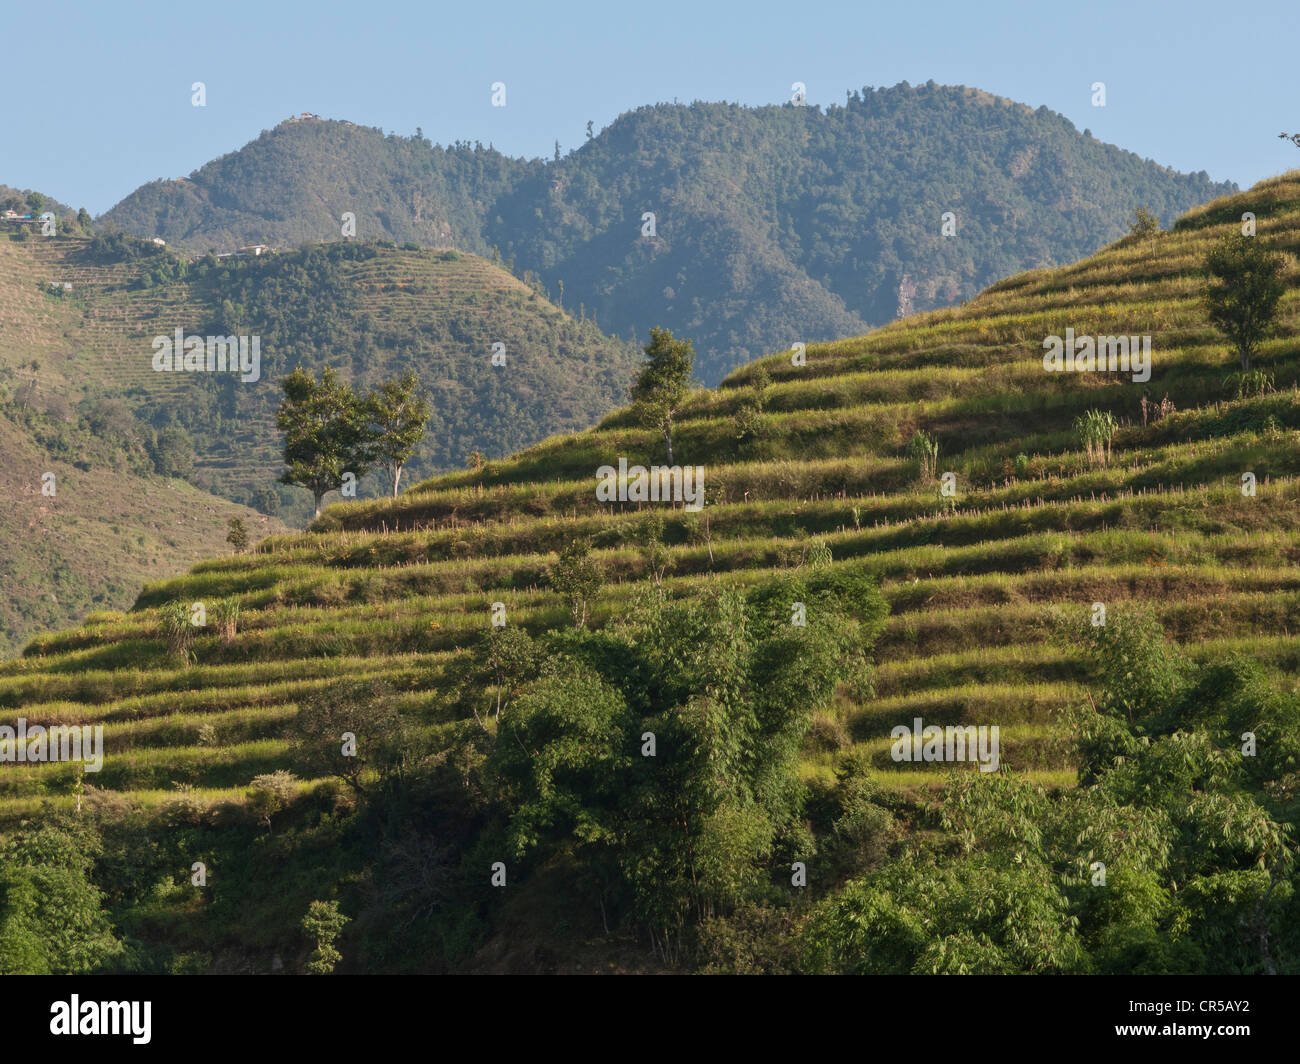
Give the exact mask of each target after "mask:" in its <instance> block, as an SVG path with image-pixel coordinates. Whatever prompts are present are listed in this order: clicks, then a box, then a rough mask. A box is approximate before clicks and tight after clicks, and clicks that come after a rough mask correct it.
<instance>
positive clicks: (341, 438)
mask: <svg viewBox="0 0 1300 1064" xmlns="http://www.w3.org/2000/svg"><path fill="white" fill-rule="evenodd" d="M281 387H282V388H283V389H284V401H283V402H282V403H281V404H280V409H279V410H278V411H276V416H275V424H276V427H277V428H278V429H279V430H280V431H281V432H283V433H284V434H285V435H284V462H285V465H287V466H288V469H286V470H285V472H284V474H283V475H282V476H281V477H280V480H281V482H282V483H285V484H298V485H300V486H302V487H304V488H306V489H307V490H308V491H310V492H311V493H312V502H313V504H314V506H315V509H316V516H317V517H319V516H320V508H321V500H322V498H324V496H325V494H326V493H327V492H330V491H337V490H338V489H339V488H340V487H341V486H342V484H343V477H344V474H347V473H351V474H352V475H353V476H354V477H355V478H356V479H357V480H360V479H361V478H362V477H363V476H365V475H366V473H367V471H368V470H369V468H370V465H371V463H372V462H373V461H374V443H375V441H374V437H373V436H372V435H371V434H370V431H369V426H368V425H367V423H366V417H367V411H366V408H365V405H364V404H363V402H362V401H361V400H360V399H359V398H358V397H357V395H356V393H355V392H353V390H352V388H351V386H350V385H348V384H346V383H345V382H343V381H341V380H340V379H339V376H338V374H337V373H336V372H335V371H334V370H332V369H330V368H329V367H326V368H325V369H323V370H321V375H320V381H319V382H317V381H316V380H315V379H314V378H313V377H312V376H311V374H309V373H305V372H303V370H302V369H296V370H294V371H293V372H292V373H291V374H289V376H288V377H286V378H285V379H284V380H283V381H281ZM394 446H395V447H396V446H397V445H396V444H394Z"/></svg>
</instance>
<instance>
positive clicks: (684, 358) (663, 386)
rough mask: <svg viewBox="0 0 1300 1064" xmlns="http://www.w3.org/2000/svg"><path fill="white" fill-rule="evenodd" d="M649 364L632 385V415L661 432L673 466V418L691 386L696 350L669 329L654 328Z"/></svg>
mask: <svg viewBox="0 0 1300 1064" xmlns="http://www.w3.org/2000/svg"><path fill="white" fill-rule="evenodd" d="M645 357H646V361H645V362H644V363H643V364H642V366H641V372H640V373H639V374H638V375H637V379H636V383H635V384H633V385H632V392H631V396H632V412H633V414H634V415H635V416H636V418H637V420H638V421H640V422H641V424H642V425H644V426H646V428H654V429H658V430H659V431H660V432H662V433H663V434H664V442H665V443H666V444H667V445H668V464H669V465H672V464H673V418H674V417H676V416H677V412H678V411H679V410H680V409H681V407H682V403H684V402H685V401H686V396H687V394H688V393H689V391H690V387H691V370H692V369H693V368H694V366H695V349H694V348H693V347H692V346H691V342H690V341H689V340H675V339H673V334H672V333H671V332H669V331H668V330H667V329H651V330H650V343H648V344H647V345H646V347H645Z"/></svg>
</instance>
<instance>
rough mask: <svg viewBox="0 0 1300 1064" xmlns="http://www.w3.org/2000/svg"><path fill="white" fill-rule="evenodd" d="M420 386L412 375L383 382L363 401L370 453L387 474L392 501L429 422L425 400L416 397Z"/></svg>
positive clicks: (427, 406) (421, 397) (427, 404)
mask: <svg viewBox="0 0 1300 1064" xmlns="http://www.w3.org/2000/svg"><path fill="white" fill-rule="evenodd" d="M419 383H420V382H419V379H418V378H417V377H416V376H415V374H414V373H407V374H406V375H405V376H403V377H401V378H400V379H397V380H387V381H384V382H383V383H382V384H380V385H379V387H378V388H376V389H375V390H374V391H373V392H372V393H371V394H370V395H369V396H368V397H367V399H366V416H367V417H368V418H369V420H370V425H369V434H370V437H371V439H372V440H373V441H374V442H373V446H372V448H371V453H372V456H373V459H374V461H375V462H376V463H377V464H378V466H379V467H380V468H381V469H383V470H385V471H386V472H387V473H388V478H389V480H390V481H391V482H392V485H393V498H397V489H398V485H399V483H400V482H401V479H402V469H403V467H404V466H405V465H406V463H407V462H409V461H410V460H411V456H412V455H414V454H415V450H416V447H417V446H419V443H420V441H421V440H422V439H423V438H424V427H425V425H426V424H428V421H429V403H428V400H426V399H425V398H424V397H423V396H421V395H418V394H417V393H416V389H417V388H418V387H419Z"/></svg>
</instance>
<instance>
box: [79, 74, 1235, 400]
mask: <svg viewBox="0 0 1300 1064" xmlns="http://www.w3.org/2000/svg"><path fill="white" fill-rule="evenodd" d="M1234 188H1235V186H1233V185H1231V184H1228V183H1215V182H1212V181H1210V179H1209V178H1208V176H1207V175H1206V174H1204V173H1203V172H1202V173H1198V174H1192V175H1185V174H1178V173H1175V172H1174V171H1172V170H1170V169H1168V168H1167V167H1163V166H1160V165H1158V164H1156V163H1154V162H1152V161H1150V160H1144V159H1142V158H1140V157H1139V156H1137V155H1135V154H1133V153H1132V152H1128V151H1124V150H1122V149H1119V148H1117V147H1114V146H1113V145H1108V144H1104V143H1101V142H1100V141H1097V140H1096V139H1094V138H1093V137H1092V136H1091V135H1090V134H1089V133H1088V132H1087V131H1086V130H1085V131H1084V132H1082V133H1081V132H1079V131H1078V130H1077V129H1075V127H1074V126H1073V125H1072V123H1070V122H1069V121H1068V120H1067V119H1066V118H1064V117H1063V116H1062V115H1060V114H1056V113H1054V112H1051V111H1049V110H1048V109H1047V108H1046V107H1040V108H1038V109H1037V110H1033V109H1031V108H1029V107H1027V106H1025V105H1023V104H1019V103H1014V102H1012V101H1009V100H1005V99H1001V98H999V97H995V96H991V95H989V94H988V93H984V92H980V91H978V90H975V89H969V88H964V87H960V86H939V85H935V84H934V83H933V82H931V83H928V84H926V85H923V86H909V85H907V84H906V83H903V84H900V85H898V86H895V87H893V88H887V89H875V90H871V89H865V90H863V91H862V92H860V93H851V94H849V95H848V96H847V98H846V102H845V104H844V105H833V106H830V107H827V108H825V109H824V110H823V109H821V108H819V107H816V106H797V105H793V104H786V105H782V106H766V107H744V106H740V105H736V104H727V103H700V102H696V103H692V104H689V105H679V104H655V105H652V106H646V107H642V108H639V109H637V110H635V111H632V112H629V113H627V114H624V115H622V116H620V117H619V118H618V119H617V120H615V121H614V122H613V123H612V124H611V125H610V126H608V127H607V128H606V129H604V130H602V131H600V132H599V133H598V134H595V135H593V136H592V137H591V139H589V140H588V141H587V142H586V143H585V144H583V145H582V146H581V147H579V148H578V149H576V150H574V151H570V152H569V153H568V154H562V155H561V156H560V157H559V158H558V159H555V160H551V161H543V160H523V159H512V158H509V157H507V156H504V155H502V154H501V153H500V152H498V151H496V150H495V149H493V148H491V147H488V148H484V147H483V146H482V145H481V144H475V145H470V144H468V143H460V144H456V145H453V146H451V147H449V148H441V147H437V146H434V145H432V144H430V143H429V142H428V141H427V140H426V139H424V138H423V137H422V136H415V137H411V138H405V137H399V136H395V135H392V134H389V135H387V136H385V135H384V134H383V133H382V132H381V131H380V130H377V129H369V128H363V127H360V126H355V125H353V124H352V123H349V122H337V121H326V120H315V119H307V120H302V121H292V122H286V123H282V124H281V125H280V126H277V127H276V128H275V129H274V130H270V131H268V132H265V133H263V134H262V135H261V136H260V137H259V138H258V139H257V140H255V141H253V142H252V143H250V144H249V145H247V146H245V147H244V148H242V149H240V150H239V151H237V152H232V153H230V154H228V155H225V156H222V157H221V158H220V159H217V160H214V161H213V162H211V163H209V164H207V165H206V166H204V167H202V168H200V169H199V170H197V171H195V172H194V173H193V174H191V175H190V176H189V177H188V178H186V179H183V180H178V181H160V182H153V183H151V184H149V185H145V186H143V187H142V188H140V189H138V190H137V191H136V192H134V193H132V194H131V195H130V196H128V197H127V198H126V199H125V200H123V201H122V202H121V203H119V204H118V205H117V206H115V207H114V208H113V209H112V210H111V211H109V212H108V213H107V214H106V215H104V216H103V221H106V222H111V223H112V224H114V225H116V226H118V227H120V228H122V229H124V230H126V231H128V232H132V233H136V234H138V235H140V236H144V237H152V236H159V237H162V238H165V239H166V240H168V241H169V242H170V243H180V244H182V245H184V246H186V247H188V248H190V249H193V250H198V251H207V250H211V249H217V250H228V249H230V248H233V247H236V246H240V245H245V244H250V243H255V242H260V243H268V244H272V245H277V244H278V245H285V246H292V245H295V244H297V243H301V242H302V241H305V240H332V239H337V238H338V236H339V234H340V232H341V226H342V224H343V223H342V221H341V219H343V216H344V215H345V214H349V213H350V214H352V215H354V216H355V218H356V225H357V234H358V236H359V237H361V238H366V237H375V236H381V237H385V238H387V239H392V240H395V241H401V242H404V241H414V242H417V243H420V244H425V245H430V246H447V245H451V246H455V247H458V248H461V249H463V250H466V251H470V252H474V253H478V254H486V255H490V254H492V252H493V249H498V250H499V252H500V254H501V255H502V256H503V257H505V258H506V259H509V260H512V261H513V264H514V266H515V268H516V270H518V271H524V270H527V271H531V272H532V273H535V274H537V275H538V276H539V277H540V279H541V281H542V283H543V284H544V285H545V288H546V291H547V292H548V293H549V294H550V295H551V297H552V298H554V299H556V300H557V301H558V302H561V303H563V304H564V305H565V306H567V307H571V308H578V307H579V306H581V307H582V308H583V310H584V312H586V313H592V314H594V315H595V317H596V319H597V321H598V322H599V323H600V325H601V326H602V328H604V329H606V330H608V331H613V332H616V333H618V334H620V335H625V336H630V335H638V336H641V335H644V334H645V332H646V330H648V328H649V327H650V326H651V325H664V326H667V327H669V328H671V329H673V330H674V331H675V332H676V333H678V334H683V335H687V336H690V337H692V338H693V339H694V341H695V345H696V349H697V351H698V352H699V355H700V359H699V366H698V368H699V371H700V374H701V377H702V379H703V380H704V382H705V383H706V384H713V383H716V382H717V381H718V380H720V379H721V377H722V376H723V375H725V373H726V372H727V371H728V370H730V369H732V368H734V367H735V366H737V365H740V364H742V363H743V362H745V361H747V360H749V359H751V358H754V357H757V356H758V355H760V354H762V353H764V352H766V351H770V350H772V349H774V348H778V347H782V346H787V345H788V344H791V343H794V342H798V341H803V342H813V341H818V340H829V339H834V338H837V337H841V336H846V335H852V334H855V333H860V332H863V331H865V329H866V328H868V327H870V326H875V325H880V324H883V323H884V322H886V321H888V320H890V319H892V318H893V317H895V316H896V314H897V313H898V312H899V311H900V310H903V311H908V310H918V311H919V310H925V309H930V308H934V307H939V306H944V305H948V304H952V303H955V302H959V301H961V300H964V299H968V298H970V297H972V296H973V295H974V294H975V293H976V292H978V291H979V290H981V289H982V288H984V287H985V286H987V285H988V284H990V283H992V282H993V281H995V280H998V279H1000V278H1002V277H1005V276H1009V275H1010V274H1012V273H1014V272H1016V271H1017V270H1021V269H1027V268H1037V267H1045V266H1051V265H1057V264H1061V263H1065V262H1070V261H1073V260H1075V259H1077V258H1079V257H1080V256H1082V255H1086V254H1089V253H1091V252H1092V251H1095V250H1096V249H1097V248H1098V247H1100V246H1102V245H1104V244H1105V243H1107V242H1108V241H1111V240H1114V239H1115V238H1117V237H1119V236H1120V235H1122V234H1123V232H1124V230H1125V225H1126V222H1127V219H1128V217H1129V216H1130V214H1131V213H1132V211H1133V210H1134V209H1135V208H1137V207H1138V206H1143V205H1145V206H1147V207H1149V208H1150V209H1151V210H1152V211H1153V212H1154V213H1156V214H1157V215H1158V216H1159V217H1160V218H1161V219H1162V220H1164V221H1165V222H1166V223H1167V222H1169V221H1171V220H1172V219H1173V218H1174V217H1175V216H1177V215H1179V214H1181V213H1182V212H1184V211H1186V210H1187V209H1188V208H1190V207H1192V206H1195V205H1196V204H1198V203H1201V202H1204V201H1205V200H1208V199H1210V198H1212V197H1214V196H1218V195H1222V194H1224V193H1226V192H1229V191H1232V190H1233V189H1234ZM945 212H951V220H950V224H949V227H948V232H949V235H945V234H944V220H945V219H944V215H945ZM647 215H653V216H654V217H653V228H652V229H651V228H650V225H649V223H650V219H648V218H647Z"/></svg>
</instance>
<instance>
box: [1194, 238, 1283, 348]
mask: <svg viewBox="0 0 1300 1064" xmlns="http://www.w3.org/2000/svg"><path fill="white" fill-rule="evenodd" d="M1285 269H1286V258H1285V257H1284V256H1283V255H1281V254H1279V253H1278V252H1274V251H1268V250H1267V249H1266V248H1264V246H1263V245H1261V244H1259V243H1258V242H1257V238H1256V237H1252V236H1243V235H1241V234H1240V233H1234V234H1233V235H1232V236H1226V237H1224V238H1223V239H1222V240H1220V241H1219V242H1218V243H1217V244H1216V245H1215V246H1214V247H1213V248H1212V249H1211V251H1210V253H1209V254H1208V255H1207V256H1206V258H1205V272H1206V274H1207V275H1208V277H1209V281H1210V283H1209V285H1208V287H1207V288H1206V290H1205V307H1206V310H1207V311H1208V312H1209V318H1210V321H1211V322H1213V323H1214V325H1215V326H1217V327H1218V329H1219V331H1220V332H1222V333H1223V334H1224V335H1225V336H1227V337H1228V339H1229V340H1230V341H1231V342H1232V345H1233V346H1234V347H1235V348H1236V349H1237V357H1238V358H1240V359H1241V368H1242V370H1243V371H1248V370H1249V369H1250V360H1251V358H1252V357H1253V356H1254V354H1255V352H1256V351H1258V350H1259V345H1260V344H1261V343H1262V342H1263V341H1264V340H1265V339H1266V338H1267V337H1268V336H1269V335H1270V334H1271V333H1272V332H1273V329H1274V326H1275V325H1276V323H1277V305H1278V301H1279V300H1281V298H1282V293H1283V292H1285V291H1286V285H1285V284H1284V283H1283V281H1282V274H1283V272H1284V271H1285Z"/></svg>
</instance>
